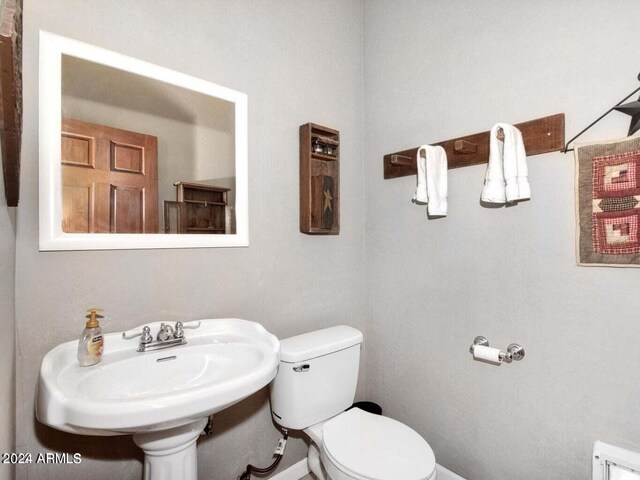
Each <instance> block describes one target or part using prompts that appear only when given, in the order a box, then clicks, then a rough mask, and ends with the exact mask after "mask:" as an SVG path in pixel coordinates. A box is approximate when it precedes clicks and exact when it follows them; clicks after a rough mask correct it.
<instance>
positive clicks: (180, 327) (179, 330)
mask: <svg viewBox="0 0 640 480" xmlns="http://www.w3.org/2000/svg"><path fill="white" fill-rule="evenodd" d="M200 323H201V322H200V321H198V324H197V325H185V324H184V323H182V322H176V327H175V331H174V332H173V338H183V337H184V330H185V328H191V329H194V328H198V327H199V326H200Z"/></svg>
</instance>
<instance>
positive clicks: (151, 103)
mask: <svg viewBox="0 0 640 480" xmlns="http://www.w3.org/2000/svg"><path fill="white" fill-rule="evenodd" d="M61 80H62V82H61V85H62V111H61V116H62V131H61V182H62V190H61V193H62V231H63V232H65V233H84V234H86V233H146V234H151V233H155V234H158V233H162V234H164V233H182V234H186V233H197V234H234V233H236V219H235V190H236V171H235V158H236V152H235V145H236V139H235V131H234V130H235V121H236V119H235V105H234V103H232V102H229V101H226V100H222V99H219V98H215V97H212V96H209V95H204V94H201V93H199V92H196V91H192V90H188V89H185V88H181V87H178V86H174V85H171V84H168V83H164V82H161V81H158V80H155V79H152V78H148V77H144V76H140V75H136V74H134V73H130V72H127V71H123V70H118V69H115V68H111V67H108V66H105V65H101V64H98V63H93V62H90V61H87V60H83V59H81V58H77V57H74V56H69V55H62V71H61Z"/></svg>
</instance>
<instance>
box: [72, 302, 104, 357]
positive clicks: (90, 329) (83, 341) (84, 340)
mask: <svg viewBox="0 0 640 480" xmlns="http://www.w3.org/2000/svg"><path fill="white" fill-rule="evenodd" d="M87 311H88V312H89V315H87V318H88V319H89V320H88V321H87V324H86V326H85V329H84V330H83V331H82V335H81V336H80V340H78V362H80V365H81V366H83V367H88V366H90V365H95V364H96V363H98V362H99V361H100V360H101V359H102V349H103V347H104V337H103V335H102V328H100V322H99V321H98V319H99V318H103V317H102V315H98V312H101V311H102V309H100V308H90V309H89V310H87Z"/></svg>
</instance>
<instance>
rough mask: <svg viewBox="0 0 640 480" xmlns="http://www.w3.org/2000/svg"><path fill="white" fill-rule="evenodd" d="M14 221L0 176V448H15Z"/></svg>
mask: <svg viewBox="0 0 640 480" xmlns="http://www.w3.org/2000/svg"><path fill="white" fill-rule="evenodd" d="M15 225H16V209H15V208H10V207H7V200H6V198H5V196H4V181H2V180H0V452H14V451H15V418H16V416H15V414H16V397H15V393H16V391H15V373H14V372H15V315H14V291H15V288H14V287H15V268H14V267H15V248H16V236H15ZM12 478H13V467H12V466H11V465H6V464H0V480H10V479H12Z"/></svg>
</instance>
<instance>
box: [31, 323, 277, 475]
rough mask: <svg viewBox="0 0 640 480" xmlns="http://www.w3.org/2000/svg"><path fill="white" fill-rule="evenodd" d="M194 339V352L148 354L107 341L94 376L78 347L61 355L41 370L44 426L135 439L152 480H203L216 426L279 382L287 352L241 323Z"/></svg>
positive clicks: (53, 354)
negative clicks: (205, 432)
mask: <svg viewBox="0 0 640 480" xmlns="http://www.w3.org/2000/svg"><path fill="white" fill-rule="evenodd" d="M147 325H148V326H149V327H150V328H151V331H152V332H156V331H158V330H159V328H160V323H159V322H158V323H149V324H147ZM137 330H138V331H140V330H142V326H140V327H139V328H138V329H137ZM185 337H186V339H187V343H186V344H185V345H179V346H173V347H170V348H166V349H161V350H156V351H149V352H142V353H141V352H138V351H137V348H138V340H137V339H136V340H125V339H123V338H122V335H121V334H120V333H111V334H107V335H105V348H104V354H103V357H102V361H101V362H100V363H98V364H97V365H94V366H91V367H81V366H80V365H79V364H78V360H77V358H76V349H77V345H78V344H77V341H71V342H67V343H63V344H61V345H58V346H57V347H55V348H54V349H52V350H51V351H50V352H49V353H47V354H46V355H45V357H44V359H43V360H42V366H41V368H40V380H39V384H38V398H37V402H36V416H37V417H38V420H39V421H40V422H42V423H44V424H46V425H49V426H51V427H54V428H57V429H59V430H63V431H66V432H72V433H77V434H82V435H102V436H105V435H126V434H133V439H134V441H135V443H136V444H137V445H138V446H139V447H140V448H142V450H143V451H144V452H145V465H144V478H145V480H165V479H166V480H170V479H171V480H173V479H178V478H180V479H184V480H196V478H197V467H196V440H197V438H198V436H199V434H200V432H201V431H202V429H203V428H204V426H205V425H206V422H207V417H208V416H209V415H211V414H213V413H216V412H219V411H220V410H223V409H224V408H227V407H229V406H231V405H233V404H234V403H237V402H239V401H240V400H242V399H243V398H246V397H248V396H249V395H251V394H252V393H254V392H256V391H258V390H260V389H261V388H262V387H264V386H265V385H267V384H268V383H269V382H270V381H271V380H272V379H273V378H274V376H275V374H276V371H277V368H278V362H279V357H280V342H279V341H278V339H277V338H276V337H275V336H273V335H272V334H270V333H269V332H267V331H266V330H265V329H264V327H262V326H261V325H260V324H258V323H255V322H249V321H247V320H240V319H235V318H225V319H207V320H201V323H200V326H199V327H198V328H197V329H195V330H187V332H186V334H185Z"/></svg>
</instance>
